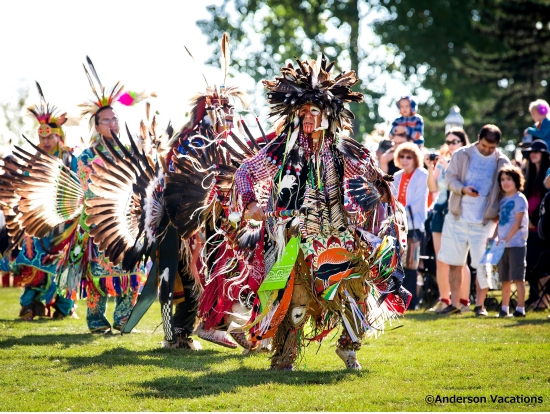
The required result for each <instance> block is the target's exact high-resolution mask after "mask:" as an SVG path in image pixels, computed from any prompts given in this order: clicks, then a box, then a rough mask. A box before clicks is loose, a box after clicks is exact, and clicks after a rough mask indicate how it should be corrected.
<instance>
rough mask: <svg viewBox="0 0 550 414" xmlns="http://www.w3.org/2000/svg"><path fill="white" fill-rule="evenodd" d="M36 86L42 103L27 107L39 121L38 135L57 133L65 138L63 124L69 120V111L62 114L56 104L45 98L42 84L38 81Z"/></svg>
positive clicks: (44, 135) (45, 135)
mask: <svg viewBox="0 0 550 414" xmlns="http://www.w3.org/2000/svg"><path fill="white" fill-rule="evenodd" d="M36 88H37V89H38V95H39V96H40V103H39V104H38V105H33V106H30V107H28V108H27V109H28V110H29V112H30V113H31V114H33V115H34V117H35V118H36V120H37V121H38V123H39V124H40V125H39V127H38V135H39V136H41V137H47V136H48V135H51V134H57V135H59V136H60V137H61V139H63V138H64V137H65V134H64V133H63V129H62V128H61V126H62V125H63V124H64V123H65V122H67V113H65V112H64V113H62V114H60V113H59V111H58V110H57V108H56V107H55V106H54V105H50V104H49V103H47V102H46V98H44V93H43V92H42V88H41V87H40V84H39V83H38V82H36Z"/></svg>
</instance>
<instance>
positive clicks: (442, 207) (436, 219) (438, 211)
mask: <svg viewBox="0 0 550 414" xmlns="http://www.w3.org/2000/svg"><path fill="white" fill-rule="evenodd" d="M448 211H449V204H448V203H447V202H446V201H445V202H444V203H443V204H436V205H434V209H433V210H432V221H431V222H430V230H431V231H432V233H441V232H442V231H443V223H444V222H445V214H447V212H448Z"/></svg>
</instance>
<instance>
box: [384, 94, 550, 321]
mask: <svg viewBox="0 0 550 414" xmlns="http://www.w3.org/2000/svg"><path fill="white" fill-rule="evenodd" d="M397 106H398V108H399V112H400V117H399V118H397V119H396V120H395V121H394V122H393V124H392V126H391V130H390V131H389V134H388V135H389V139H385V140H382V141H380V143H379V147H378V151H377V152H376V155H377V159H378V162H379V166H380V168H381V169H382V170H383V171H384V172H386V173H388V174H392V175H393V176H394V183H393V191H394V195H395V197H396V198H397V200H398V201H399V202H400V203H402V204H403V206H404V207H405V210H406V213H407V224H408V235H407V243H408V249H407V252H406V255H405V257H403V260H402V262H403V267H404V272H405V278H404V281H403V285H404V287H405V288H407V289H408V290H409V291H410V292H411V293H412V295H413V298H412V301H411V304H410V306H409V309H418V307H419V305H420V302H421V301H422V298H421V297H419V292H420V290H421V289H420V286H422V285H423V280H424V279H423V276H422V274H421V273H420V272H419V271H418V269H419V265H420V264H421V258H423V257H424V256H423V254H424V252H423V250H425V246H426V245H428V244H430V245H432V246H433V252H434V253H435V254H434V255H433V256H435V257H433V259H434V260H435V263H436V266H435V268H436V271H435V273H436V275H435V279H436V281H437V287H438V290H439V300H438V301H437V303H436V304H435V305H434V306H433V307H432V308H431V309H430V311H432V312H435V313H437V314H441V315H452V314H457V313H463V312H470V311H472V308H471V306H472V304H471V303H470V298H472V300H475V304H474V309H473V312H474V314H475V315H476V316H488V312H487V309H486V306H485V304H486V297H487V293H488V291H489V290H490V289H494V288H496V287H497V286H496V285H497V284H500V285H501V286H500V287H501V289H502V301H501V304H500V307H499V309H500V310H499V311H498V313H497V315H496V316H498V317H504V318H505V317H512V316H515V317H522V316H525V314H526V311H529V310H537V309H546V308H547V307H548V290H549V289H548V287H547V286H546V284H547V282H548V280H549V279H550V266H548V265H547V263H546V261H548V260H550V259H549V257H550V254H545V253H550V234H549V231H548V229H547V227H548V225H549V223H547V221H550V217H548V218H546V217H545V209H544V202H545V201H548V204H549V205H548V207H549V209H550V196H549V198H548V200H545V198H544V197H545V195H546V192H547V191H548V189H549V188H550V157H549V148H550V120H549V119H548V118H547V116H548V112H549V107H548V103H547V102H546V101H543V100H537V101H535V102H532V103H531V105H530V106H529V111H530V113H531V116H532V118H533V120H534V122H535V124H534V126H533V127H530V128H527V129H526V130H525V131H524V138H523V140H522V142H521V144H519V146H518V148H520V149H521V153H522V156H521V157H515V158H514V160H512V161H510V159H509V158H508V157H507V156H506V155H505V154H504V152H503V151H501V150H500V149H499V148H498V147H499V144H500V143H501V140H502V133H501V131H500V129H499V128H498V127H497V126H496V125H492V124H487V125H485V126H483V127H482V128H481V130H480V131H479V134H478V135H477V137H476V138H475V139H472V142H470V140H469V138H468V136H467V134H466V132H465V131H464V130H463V129H462V128H450V129H449V130H448V131H447V132H446V133H445V140H444V142H442V145H441V147H440V148H439V149H438V150H437V151H428V150H427V149H426V148H424V139H423V119H422V117H421V116H420V115H418V114H417V113H416V103H415V102H414V100H413V99H412V98H411V97H410V96H406V97H403V98H401V99H400V100H399V101H398V102H397ZM541 204H542V205H543V208H542V210H541ZM549 216H550V212H549ZM473 275H475V279H474V280H472V276H473ZM497 275H498V278H497ZM526 281H527V283H528V287H529V289H528V292H529V296H528V298H527V300H526V291H527V289H526ZM472 282H475V288H472V286H474V283H472ZM512 284H515V287H516V291H515V293H514V295H515V296H516V299H515V300H514V305H515V306H514V307H515V309H513V310H512V309H511V306H510V296H511V293H512ZM548 286H550V283H548ZM474 298H475V299H474Z"/></svg>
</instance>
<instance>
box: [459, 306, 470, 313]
mask: <svg viewBox="0 0 550 414" xmlns="http://www.w3.org/2000/svg"><path fill="white" fill-rule="evenodd" d="M459 309H460V312H462V313H467V312H472V308H470V307H469V306H466V305H463V304H460V308H459Z"/></svg>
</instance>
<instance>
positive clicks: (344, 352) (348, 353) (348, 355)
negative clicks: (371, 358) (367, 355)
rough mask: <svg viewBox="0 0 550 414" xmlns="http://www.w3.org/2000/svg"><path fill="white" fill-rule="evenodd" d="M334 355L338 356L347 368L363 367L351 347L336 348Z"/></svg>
mask: <svg viewBox="0 0 550 414" xmlns="http://www.w3.org/2000/svg"><path fill="white" fill-rule="evenodd" d="M336 355H338V356H339V357H340V359H341V360H342V361H344V363H345V364H346V368H348V369H357V370H359V369H363V367H361V364H360V363H359V362H358V361H357V354H356V352H355V351H353V350H351V349H342V348H338V347H337V348H336Z"/></svg>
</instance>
